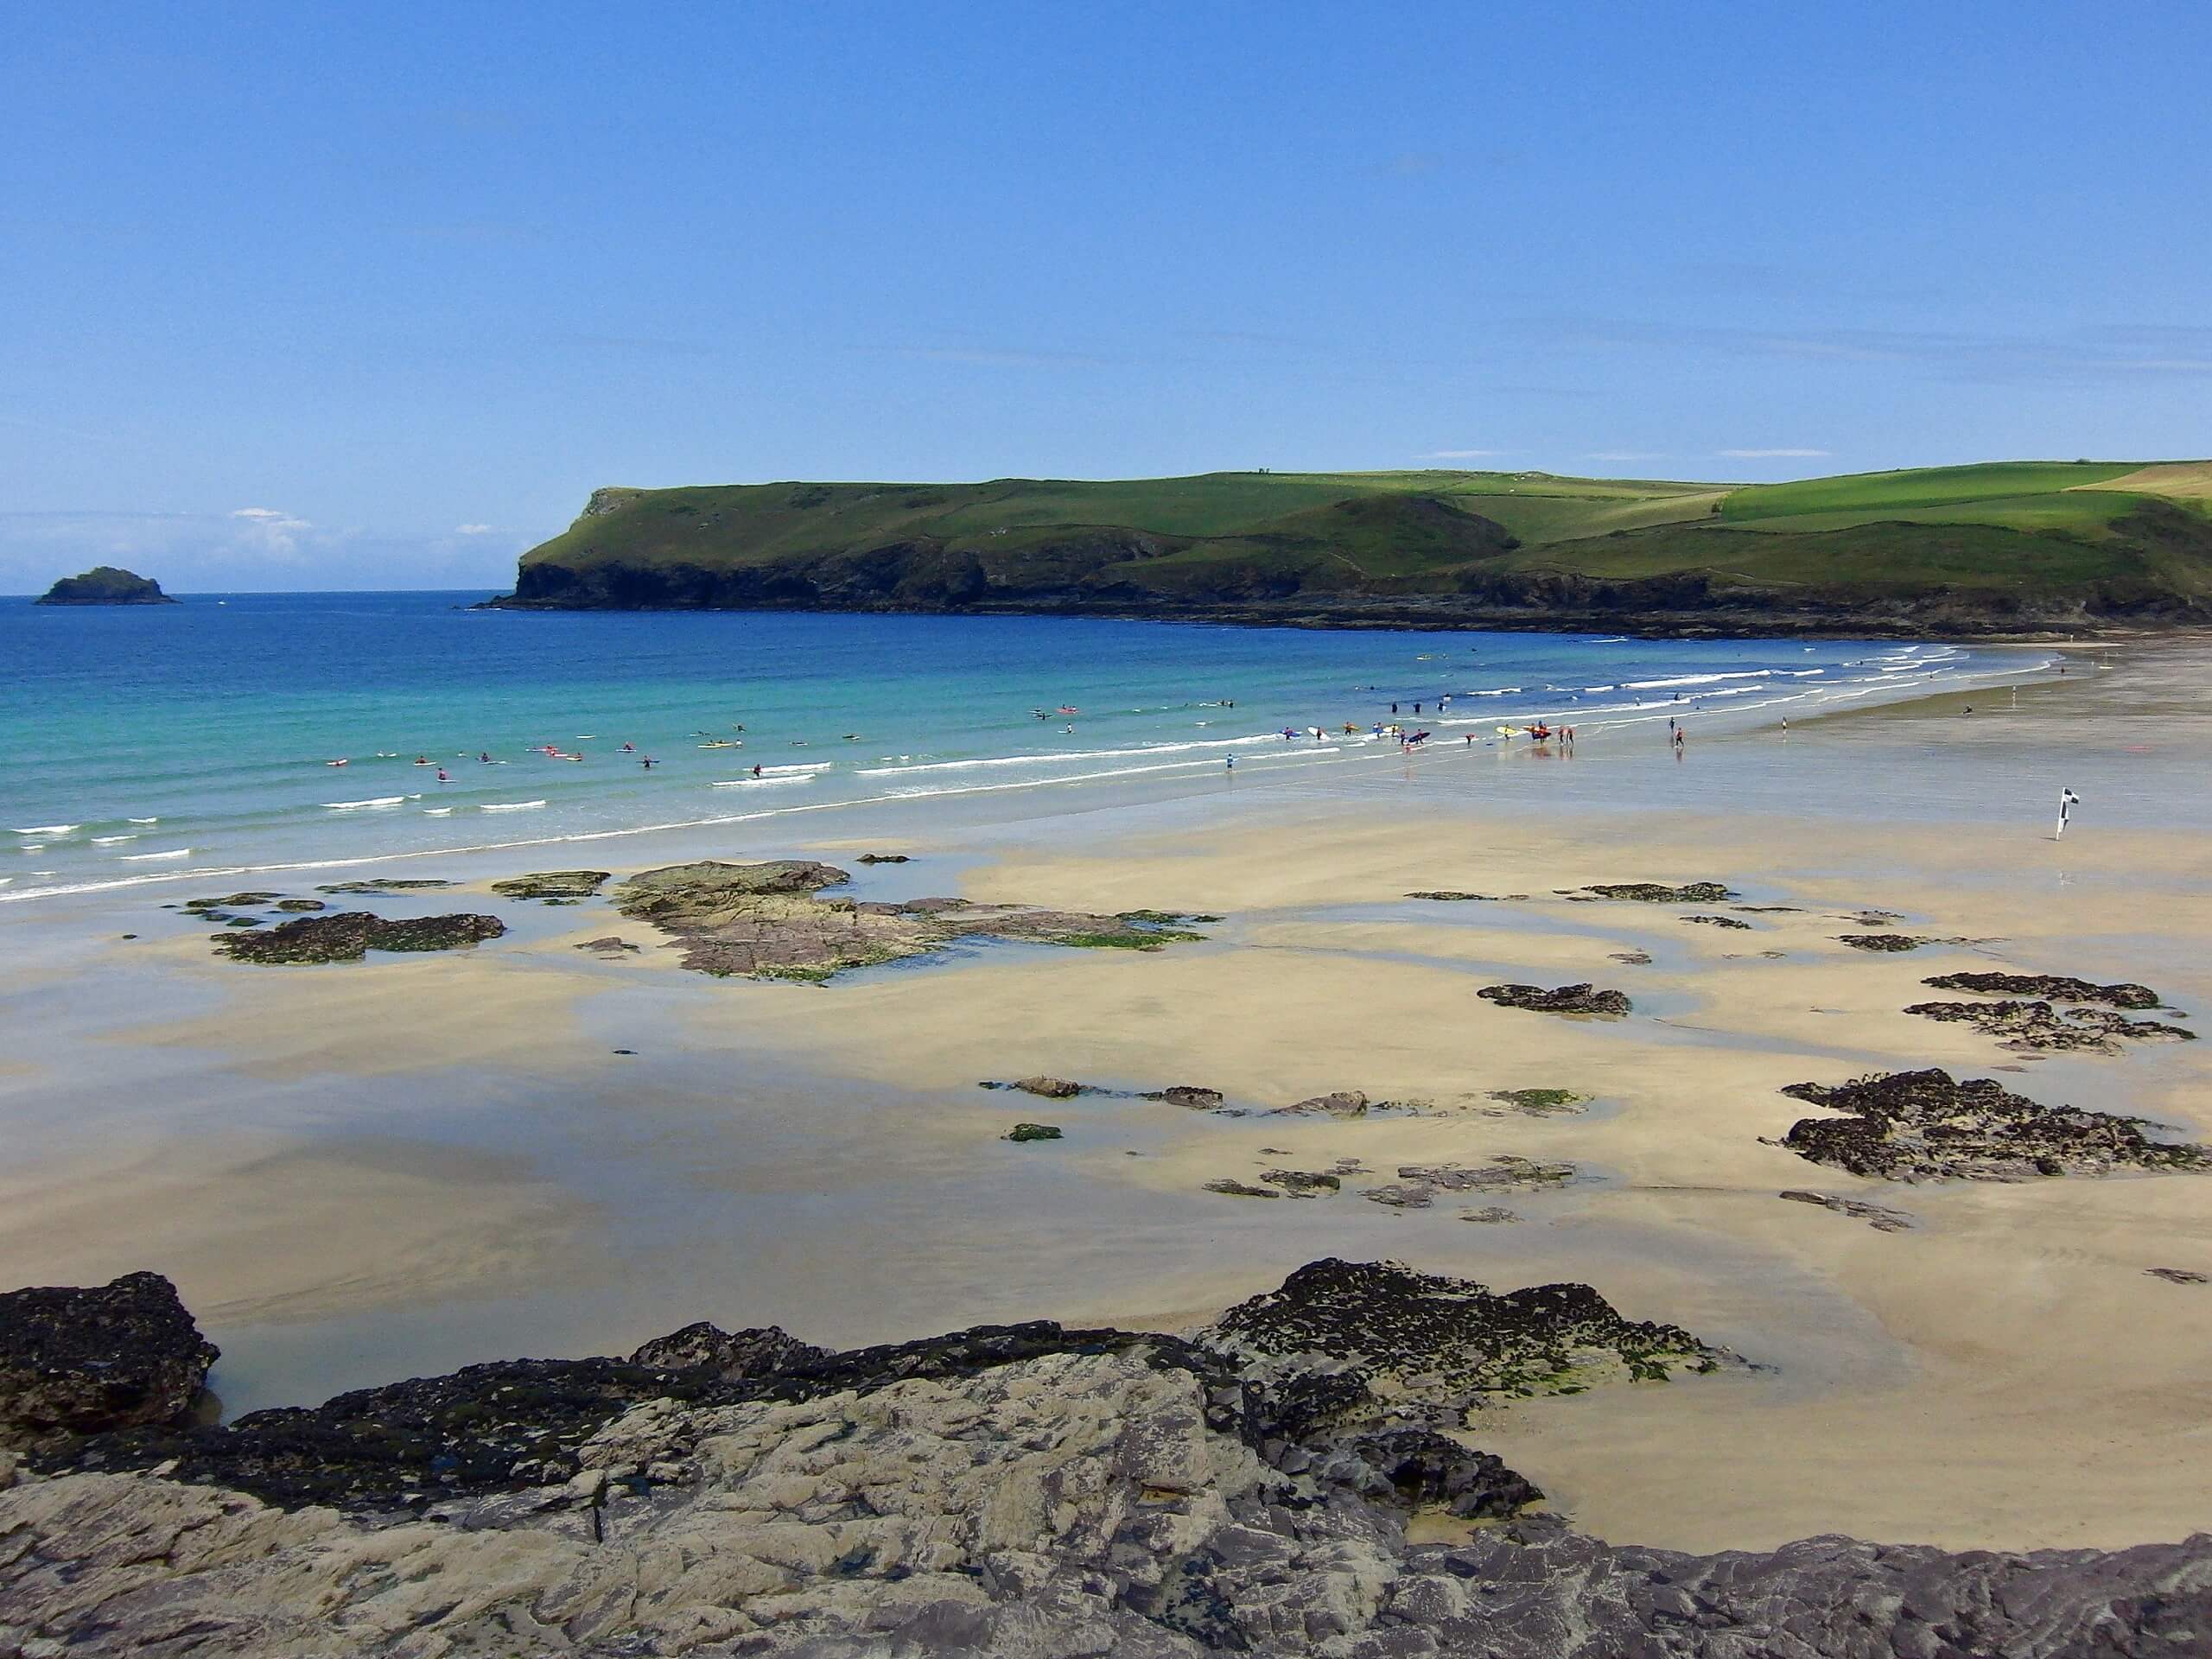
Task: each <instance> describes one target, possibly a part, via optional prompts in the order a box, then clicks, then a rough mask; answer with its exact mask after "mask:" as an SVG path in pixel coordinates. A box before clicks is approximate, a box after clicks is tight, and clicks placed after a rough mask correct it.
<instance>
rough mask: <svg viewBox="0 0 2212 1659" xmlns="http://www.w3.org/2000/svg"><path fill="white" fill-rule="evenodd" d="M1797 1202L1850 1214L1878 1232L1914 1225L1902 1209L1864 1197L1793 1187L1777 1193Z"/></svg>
mask: <svg viewBox="0 0 2212 1659" xmlns="http://www.w3.org/2000/svg"><path fill="white" fill-rule="evenodd" d="M1775 1196H1776V1197H1777V1198H1788V1199H1790V1200H1791V1201H1792V1202H1794V1203H1797V1204H1816V1205H1820V1206H1821V1208H1822V1209H1823V1210H1833V1211H1835V1212H1836V1214H1838V1215H1839V1216H1848V1217H1851V1218H1852V1219H1853V1221H1863V1222H1865V1223H1866V1224H1867V1225H1868V1226H1869V1227H1872V1229H1873V1230H1875V1231H1876V1232H1878V1233H1902V1232H1904V1231H1906V1230H1909V1229H1910V1227H1911V1225H1912V1217H1910V1216H1909V1215H1907V1214H1905V1212H1904V1211H1902V1210H1892V1209H1891V1208H1890V1207H1889V1206H1888V1205H1884V1204H1870V1203H1868V1202H1867V1201H1866V1199H1864V1198H1845V1197H1843V1196H1842V1195H1841V1194H1840V1193H1836V1192H1805V1191H1804V1190H1802V1188H1799V1187H1791V1188H1790V1189H1789V1191H1788V1192H1779V1193H1777V1194H1776V1195H1775Z"/></svg>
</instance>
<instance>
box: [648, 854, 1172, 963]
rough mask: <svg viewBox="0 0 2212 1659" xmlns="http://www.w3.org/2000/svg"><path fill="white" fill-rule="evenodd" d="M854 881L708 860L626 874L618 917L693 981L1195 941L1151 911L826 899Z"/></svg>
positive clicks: (829, 868)
mask: <svg viewBox="0 0 2212 1659" xmlns="http://www.w3.org/2000/svg"><path fill="white" fill-rule="evenodd" d="M851 879H852V878H851V877H850V876H849V874H846V872H844V871H843V870H841V869H838V868H836V867H835V866H833V865H829V864H819V863H816V862H813V861H810V860H783V861H777V862H773V863H766V864H725V863H720V862H717V861H713V860H709V861H703V862H701V863H696V864H676V865H670V866H668V867H666V868H662V869H658V870H647V871H645V872H644V873H643V874H638V875H633V876H632V877H631V878H630V879H629V880H626V881H625V882H623V883H622V884H621V885H620V887H618V888H617V889H616V899H615V902H616V905H617V906H618V907H619V908H620V910H621V912H622V913H623V914H624V915H626V916H628V917H631V918H633V919H636V920H639V921H645V922H650V923H652V925H654V926H655V927H657V928H658V929H659V930H660V931H662V932H663V933H664V934H666V935H668V936H669V938H671V939H672V940H673V941H674V942H675V943H676V944H677V945H678V946H679V947H680V948H681V949H682V950H683V965H684V966H685V967H686V968H690V969H695V970H696V971H698V972H700V973H705V974H716V975H740V974H741V975H748V976H752V977H753V978H756V979H796V980H805V981H811V982H821V981H823V980H826V979H829V977H831V976H833V975H835V974H837V973H840V972H842V971H844V970H845V969H851V968H863V967H868V966H872V965H874V964H876V963H886V962H897V961H899V960H901V959H903V958H906V957H918V956H925V955H928V954H929V953H931V952H932V951H936V950H943V949H944V948H945V947H946V946H947V945H950V944H954V943H956V942H957V941H959V940H963V939H976V938H998V939H1017V940H1027V941H1029V942H1032V943H1035V944H1059V945H1071V946H1078V947H1090V948H1097V949H1121V950H1160V948H1161V947H1162V946H1164V945H1167V944H1177V943H1180V942H1183V941H1186V940H1192V939H1198V938H1203V937H1204V936H1203V935H1202V934H1198V933H1194V932H1192V931H1189V930H1188V929H1185V928H1181V927H1174V926H1165V925H1160V923H1159V922H1158V921H1156V920H1154V914H1155V912H1129V913H1128V915H1126V916H1096V915H1090V914H1087V913H1084V912H1077V911H1062V910H1043V909H1038V908H1034V907H1032V906H1022V905H978V904H971V903H969V901H968V900H966V899H906V900H904V901H902V902H900V903H897V904H885V903H871V902H868V901H864V900H855V899H847V898H843V897H842V896H831V897H824V896H823V894H824V892H825V890H826V889H829V888H831V887H842V886H844V885H845V884H846V883H847V882H849V881H850V880H851Z"/></svg>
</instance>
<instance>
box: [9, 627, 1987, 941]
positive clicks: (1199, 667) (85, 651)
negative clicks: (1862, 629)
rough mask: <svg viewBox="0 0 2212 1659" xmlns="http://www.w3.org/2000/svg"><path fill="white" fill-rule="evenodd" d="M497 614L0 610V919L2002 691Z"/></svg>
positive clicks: (1486, 640) (1840, 671)
mask: <svg viewBox="0 0 2212 1659" xmlns="http://www.w3.org/2000/svg"><path fill="white" fill-rule="evenodd" d="M481 597H484V595H482V594H444V593H438V594H232V595H202V596H195V597H193V598H191V599H189V600H188V601H186V602H185V603H183V604H180V605H176V606H162V607H143V608H133V607H125V608H106V609H100V608H91V609H77V608H65V607H35V606H33V605H32V604H30V603H29V601H23V600H7V601H0V802H4V803H5V813H4V817H0V861H3V862H0V899H24V898H30V897H35V896H37V895H39V894H41V893H61V892H83V891H86V890H87V889H91V888H97V887H104V886H108V885H111V884H118V883H132V882H137V881H143V880H158V879H160V878H162V877H164V876H170V875H175V874H188V873H210V874H212V873H214V872H218V871H220V872H226V873H231V872H244V871H250V870H252V869H255V868H267V867H271V866H278V865H284V864H290V863H302V862H316V861H346V862H352V861H360V860H365V859H373V858H380V857H389V856H392V855H401V854H413V853H421V852H428V851H443V850H458V849H471V848H484V847H493V846H500V845H506V844H512V843H516V842H560V841H566V840H571V839H576V838H594V837H602V836H611V835H618V834H621V833H625V832H628V831H632V830H637V829H645V828H648V827H658V826H668V825H681V824H702V823H723V822H741V821H748V820H753V819H756V818H762V817H777V816H779V815H784V814H787V813H791V812H793V811H796V810H816V809H818V808H819V807H821V806H823V805H829V804H838V803H857V802H871V803H874V804H877V805H878V807H879V808H881V809H893V808H895V807H896V805H897V804H899V803H900V802H905V801H923V800H928V799H932V798H944V797H947V796H962V795H967V796H976V797H979V798H991V797H997V798H1007V799H1012V798H1017V797H1024V796H1028V795H1030V793H1031V792H1032V791H1038V790H1043V789H1051V788H1084V787H1101V788H1103V787H1110V786H1112V785H1116V783H1125V784H1126V783H1130V782H1135V781H1141V782H1143V783H1145V784H1146V785H1147V786H1152V787H1159V786H1173V785H1176V784H1177V783H1179V782H1187V783H1188V785H1190V786H1191V787H1192V788H1193V789H1197V788H1214V787H1217V786H1218V785H1219V783H1220V780H1221V779H1222V777H1223V776H1224V772H1226V769H1227V767H1226V763H1227V760H1228V758H1229V757H1230V756H1232V755H1233V756H1235V757H1236V774H1237V776H1238V777H1239V778H1240V779H1242V778H1249V777H1253V776H1255V775H1265V774H1269V773H1273V772H1281V771H1285V770H1294V769H1299V768H1306V767H1315V766H1321V765H1323V764H1325V763H1340V762H1342V761H1344V760H1356V759H1358V758H1360V757H1363V756H1379V755H1381V754H1383V753H1389V754H1391V755H1394V756H1395V754H1396V753H1397V744H1396V741H1395V739H1390V738H1383V739H1377V738H1376V736H1375V735H1374V728H1375V727H1376V725H1377V724H1385V725H1387V724H1389V722H1391V721H1393V720H1394V718H1395V720H1397V721H1400V722H1401V723H1402V724H1403V725H1404V726H1405V727H1406V728H1407V729H1408V730H1420V729H1427V730H1429V731H1432V732H1433V733H1434V734H1435V740H1434V741H1437V742H1440V743H1441V742H1448V743H1450V744H1451V745H1452V746H1453V747H1464V746H1465V741H1466V739H1467V738H1469V737H1473V738H1475V739H1476V741H1478V743H1480V744H1491V745H1495V744H1497V743H1498V742H1499V741H1500V739H1499V737H1498V735H1497V728H1498V727H1500V726H1503V725H1518V724H1522V723H1526V722H1529V721H1538V720H1543V721H1552V722H1558V721H1573V722H1574V724H1575V725H1576V727H1577V728H1578V732H1579V733H1580V734H1586V735H1587V734H1600V733H1604V732H1605V731H1607V730H1609V729H1611V728H1619V727H1622V726H1624V725H1628V724H1630V723H1637V722H1646V723H1650V724H1652V725H1653V726H1654V728H1655V729H1660V728H1663V722H1664V721H1667V720H1669V719H1681V720H1683V721H1687V722H1690V723H1692V724H1693V728H1695V727H1696V726H1697V725H1699V724H1701V723H1706V722H1718V721H1729V722H1732V723H1736V724H1741V723H1744V722H1746V721H1760V720H1767V721H1771V720H1777V719H1779V718H1781V717H1783V716H1785V715H1794V714H1797V713H1801V712H1802V713H1806V714H1809V713H1813V712H1816V711H1819V710H1821V709H1829V708H1834V707H1838V706H1850V705H1852V704H1853V703H1856V702H1864V701H1867V700H1872V699H1876V698H1881V697H1887V696H1897V695H1903V694H1904V693H1905V692H1906V691H1908V690H1924V689H1927V688H1928V687H1929V686H1930V685H1934V684H1940V683H1944V682H1947V681H1952V680H1955V681H1957V682H1958V683H1972V681H1973V680H1974V677H1975V676H1976V675H1977V674H1986V672H1988V671H1990V669H1991V667H1992V664H1993V661H1994V660H1995V659H1994V658H1989V657H1987V656H1986V655H1985V654H1982V653H1975V652H1966V651H1962V650H1960V649H1958V648H1955V647H1952V646H1947V645H1899V644H1894V643H1883V644H1869V643H1864V642H1859V643H1853V642H1848V641H1846V642H1833V641H1832V642H1824V643H1820V644H1815V645H1805V644H1802V643H1800V642H1796V641H1787V640H1713V641H1679V640H1638V639H1623V638H1620V637H1618V636H1602V637H1600V636H1580V635H1535V634H1488V633H1440V632H1414V631H1387V632H1386V631H1374V632H1310V631H1300V630H1291V629H1255V628H1233V627H1219V626H1204V625H1195V624H1193V625H1185V624H1171V623H1156V622H1123V621H1111V620H1093V619H1073V618H1057V617H936V616H928V617H923V616H912V617H906V616H901V617H887V616H846V615H800V614H787V613H553V614H543V613H528V614H524V613H506V612H486V611H474V610H470V609H468V608H467V607H468V606H469V605H470V604H471V603H473V602H474V601H476V600H477V599H479V598H481ZM2012 660H2013V661H2014V662H2016V661H2017V659H2012ZM1447 696H1448V698H1449V699H1450V702H1449V706H1448V708H1446V709H1441V710H1440V702H1439V700H1440V699H1441V698H1445V697H1447ZM1393 702H1395V703H1396V704H1397V705H1398V710H1399V712H1398V713H1397V715H1395V716H1394V715H1393V714H1392V712H1391V705H1392V703H1393ZM1416 705H1418V708H1419V712H1418V713H1416V712H1415V709H1416ZM1347 723H1349V724H1351V725H1352V726H1353V727H1354V728H1356V730H1355V732H1354V733H1352V734H1349V735H1348V734H1344V732H1343V730H1342V728H1344V726H1345V725H1346V724H1347ZM1317 726H1318V727H1320V728H1324V729H1325V733H1327V734H1331V735H1328V736H1326V737H1325V739H1324V740H1320V741H1317V740H1315V739H1314V738H1313V736H1312V735H1310V732H1309V728H1313V727H1317ZM1286 727H1287V728H1291V729H1292V731H1293V732H1294V736H1293V737H1292V738H1291V739H1288V740H1286V739H1285V738H1284V736H1283V735H1282V733H1283V729H1284V728H1286ZM1513 741H1516V742H1523V741H1525V739H1516V740H1513ZM708 743H727V744H728V745H730V746H731V747H716V748H709V747H703V746H704V745H706V744H708ZM624 744H629V745H631V746H632V752H625V751H624V749H623V747H622V746H623V745H624ZM549 750H550V751H554V752H555V753H548V752H547V751H549ZM486 756H487V757H489V758H488V759H480V757H486ZM567 756H575V757H578V758H575V759H568V758H563V757H567ZM646 756H650V757H651V758H652V759H653V760H655V761H656V763H657V764H656V765H654V766H652V767H651V768H646V767H645V766H642V765H641V764H639V762H640V760H641V758H642V757H646ZM334 760H344V761H345V762H346V764H345V765H344V766H332V765H330V764H328V763H329V762H331V761H334ZM418 760H420V761H422V762H423V763H426V764H417V762H418ZM756 766H757V767H759V768H760V773H759V776H758V777H757V778H756V777H755V775H754V772H753V768H754V767H756ZM441 768H442V770H443V771H444V772H445V773H446V779H447V780H446V781H442V782H441V781H440V780H439V779H438V776H437V774H438V772H439V770H440V769H441Z"/></svg>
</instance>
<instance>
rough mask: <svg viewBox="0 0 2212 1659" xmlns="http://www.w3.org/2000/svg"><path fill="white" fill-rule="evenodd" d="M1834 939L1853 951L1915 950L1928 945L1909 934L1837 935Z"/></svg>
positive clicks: (1925, 941) (1926, 942) (1924, 940)
mask: <svg viewBox="0 0 2212 1659" xmlns="http://www.w3.org/2000/svg"><path fill="white" fill-rule="evenodd" d="M1836 938H1837V939H1838V941H1839V942H1840V943H1841V944H1847V945H1849V946H1850V947H1851V948H1852V949H1853V950H1919V949H1920V947H1921V946H1922V945H1923V944H1928V943H1929V941H1928V940H1926V939H1916V938H1913V937H1912V936H1911V935H1910V933H1839V934H1838V935H1837V936H1836Z"/></svg>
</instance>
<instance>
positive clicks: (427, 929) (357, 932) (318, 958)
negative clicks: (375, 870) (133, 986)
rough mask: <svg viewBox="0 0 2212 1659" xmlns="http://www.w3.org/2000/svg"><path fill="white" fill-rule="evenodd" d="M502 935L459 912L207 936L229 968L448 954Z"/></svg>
mask: <svg viewBox="0 0 2212 1659" xmlns="http://www.w3.org/2000/svg"><path fill="white" fill-rule="evenodd" d="M505 931H507V929H506V925H505V923H504V922H502V921H500V920H499V918H498V917H496V916H480V915H473V914H470V913H468V912H461V913H459V914H456V915H452V916H423V917H417V918H412V919H410V920H402V921H387V920H385V918H383V917H381V916H372V915H370V914H369V913H368V912H366V911H340V912H336V913H334V914H332V915H327V916H302V917H301V918H299V919H298V920H296V921H290V922H280V923H279V924H277V925H276V926H275V927H272V928H270V929H268V930H266V931H263V932H257V933H254V934H251V935H243V934H241V935H232V936H227V937H226V935H223V934H220V933H218V934H216V935H214V936H213V938H214V942H215V950H216V952H217V954H218V955H220V956H226V957H230V958H231V959H232V961H233V962H259V963H320V962H359V961H360V960H361V958H362V957H363V956H365V954H366V953H367V952H369V951H371V950H394V951H399V950H407V951H415V950H458V949H460V948H461V947H463V946H466V945H473V944H482V943H483V942H484V941H485V940H486V939H496V938H499V936H500V935H501V934H503V933H505Z"/></svg>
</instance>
